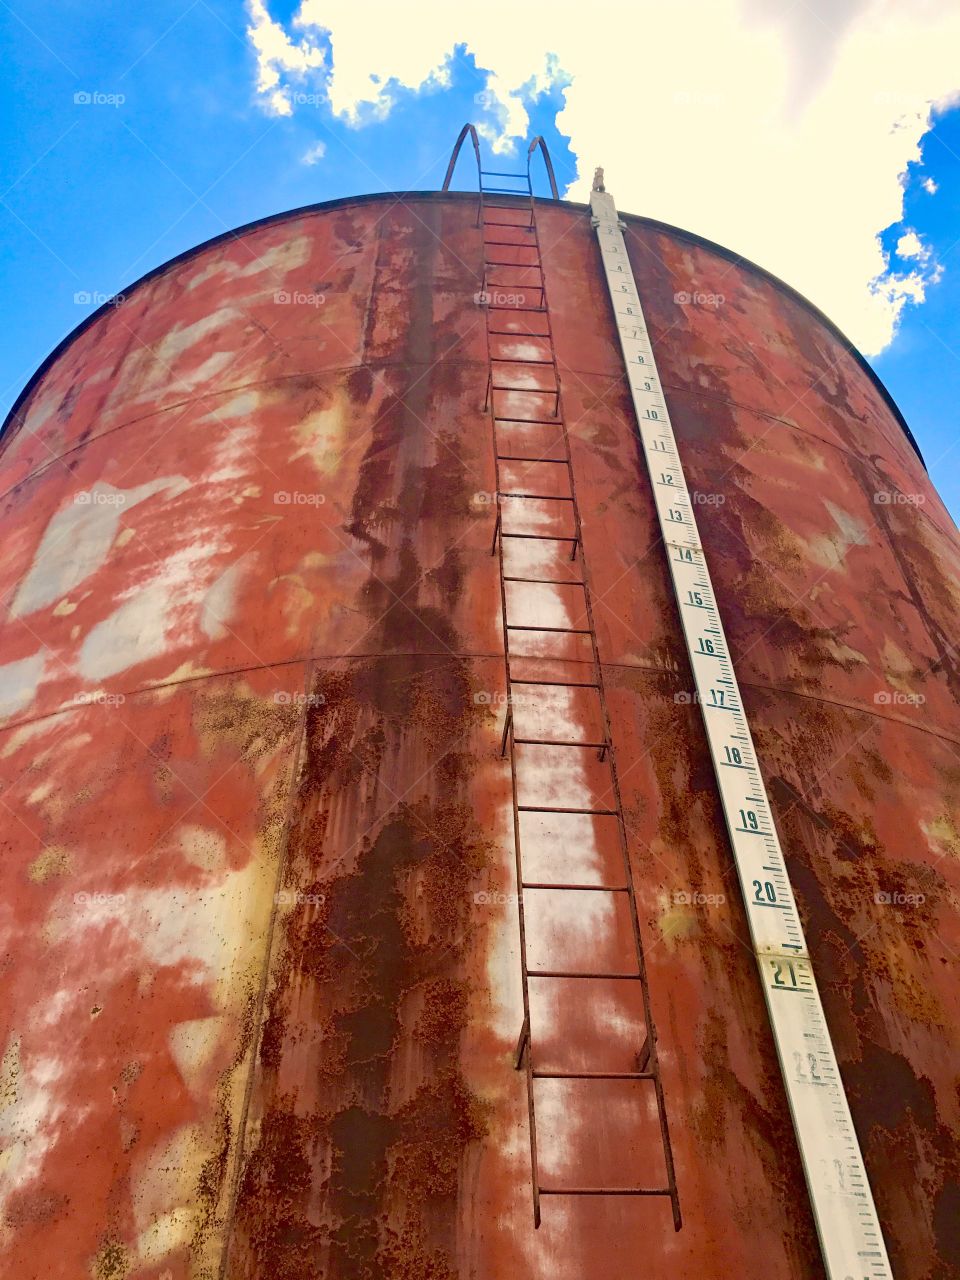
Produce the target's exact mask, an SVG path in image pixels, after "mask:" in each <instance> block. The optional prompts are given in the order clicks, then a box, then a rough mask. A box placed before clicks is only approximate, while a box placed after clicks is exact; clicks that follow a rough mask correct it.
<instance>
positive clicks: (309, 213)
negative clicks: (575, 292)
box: [0, 191, 926, 470]
mask: <svg viewBox="0 0 960 1280" xmlns="http://www.w3.org/2000/svg"><path fill="white" fill-rule="evenodd" d="M458 196H459V197H460V198H466V199H468V200H471V201H472V200H474V199H475V196H473V195H471V194H469V193H458V192H450V191H448V192H445V193H443V195H442V196H438V193H436V192H393V193H389V192H385V193H376V194H373V195H368V196H349V197H345V198H343V199H341V200H331V201H327V202H325V203H322V204H314V205H305V206H302V207H300V208H297V209H290V210H286V211H284V212H282V213H279V214H272V215H269V216H268V217H266V218H263V219H259V220H256V221H254V222H251V223H248V224H246V225H244V226H241V227H237V228H234V229H232V230H230V231H226V232H222V233H220V234H219V235H217V236H214V237H212V238H211V239H210V240H208V241H205V242H203V243H201V244H200V245H197V246H195V247H194V248H192V249H190V250H187V251H186V252H185V253H182V254H179V255H177V256H176V257H174V258H172V259H171V260H170V261H169V262H166V263H162V264H161V265H160V266H158V267H156V268H154V269H153V270H152V271H149V272H147V273H146V274H145V275H143V276H141V277H140V278H139V279H138V280H136V281H134V282H133V283H132V284H131V285H130V286H129V288H128V290H127V294H126V295H125V296H128V295H129V293H130V292H132V291H133V290H134V289H137V288H139V287H142V286H144V285H146V284H147V283H149V282H151V281H153V280H155V279H160V278H162V277H163V276H164V274H165V273H166V272H168V271H171V270H173V269H175V268H176V267H177V266H180V265H183V264H184V263H186V262H190V261H192V260H194V259H196V258H198V257H200V256H201V255H202V254H204V253H206V252H210V251H212V250H214V249H215V248H219V247H221V246H223V245H227V244H232V243H235V242H241V241H242V239H243V237H245V236H247V235H252V234H255V233H256V232H257V231H259V230H261V229H264V228H267V227H274V226H277V225H280V224H282V223H283V222H284V221H288V220H289V221H294V220H313V219H318V218H321V217H322V216H323V215H324V214H325V213H330V212H333V211H335V210H337V209H339V208H349V207H350V206H352V205H353V206H360V207H363V206H365V205H367V204H372V203H376V202H378V201H383V202H392V204H393V205H396V204H397V203H401V202H403V201H410V202H419V203H424V202H426V203H436V202H437V201H438V200H440V201H442V200H449V199H453V200H454V201H456V200H457V198H458ZM535 203H537V204H543V203H544V202H543V201H542V200H540V199H539V198H537V199H536V200H535ZM553 203H554V207H560V208H563V209H564V210H566V211H569V212H570V213H572V214H574V215H578V214H582V213H583V212H584V211H585V210H586V209H587V208H588V207H589V206H587V205H582V204H577V203H575V202H572V201H557V202H553ZM622 218H623V220H624V222H625V223H626V225H627V228H628V229H630V227H631V224H632V225H633V226H634V227H645V228H647V229H649V230H652V231H654V232H658V233H660V234H664V235H666V236H667V237H668V238H674V239H677V240H680V241H686V242H687V243H691V244H694V245H696V246H698V247H700V248H703V249H705V250H706V251H707V252H708V253H713V254H717V255H718V256H720V257H722V258H724V259H725V260H727V261H728V262H730V263H731V264H732V265H734V266H742V267H744V268H745V269H747V270H749V271H750V272H751V273H755V274H756V275H757V276H759V277H760V278H761V279H762V280H764V281H765V282H766V283H768V284H770V285H772V286H773V288H774V291H775V292H777V293H780V294H782V295H783V296H785V297H787V298H788V299H790V300H792V301H793V302H796V303H799V304H800V306H801V308H802V309H804V310H806V311H807V312H809V313H810V315H811V317H812V318H813V319H814V320H815V321H817V323H819V324H820V325H821V326H822V327H823V328H825V329H826V330H827V332H829V333H830V334H831V335H832V336H834V337H835V338H836V339H837V341H838V342H839V343H840V345H841V346H842V347H843V349H844V350H845V351H846V352H847V354H848V355H850V356H851V357H852V358H853V360H854V363H855V364H856V365H857V366H858V368H859V369H860V371H861V372H862V373H865V374H866V375H867V378H868V380H869V381H870V382H871V383H872V385H873V386H874V388H875V389H876V390H877V392H878V393H879V395H880V397H881V399H882V400H883V402H884V403H885V404H886V406H887V408H888V409H889V410H890V411H891V412H892V414H893V416H894V418H895V420H896V422H897V424H898V426H899V427H900V429H901V430H902V431H903V434H904V436H905V437H906V439H907V441H908V443H909V444H910V446H911V448H912V449H913V451H914V453H915V454H916V455H917V457H918V458H919V459H920V463H921V465H922V466H923V467H924V470H926V463H925V462H924V459H923V455H922V454H921V452H920V449H919V447H918V445H917V443H916V440H915V439H914V436H913V433H912V432H911V430H910V428H909V426H908V425H907V422H906V419H905V418H904V416H903V414H902V413H901V411H900V408H899V406H898V405H897V403H896V401H895V400H894V399H893V397H892V395H891V394H890V392H889V391H888V390H887V388H886V387H885V386H884V384H883V382H882V380H881V379H880V377H879V375H878V374H877V373H876V371H875V370H874V369H873V368H872V366H871V365H870V364H869V363H868V361H867V360H866V359H865V358H864V356H862V355H861V353H860V352H859V350H858V349H857V348H856V347H855V346H854V345H853V343H851V342H850V340H849V339H848V338H847V337H846V336H845V335H844V334H843V333H842V332H841V331H840V330H839V329H838V328H837V327H836V326H835V325H834V323H833V321H832V320H831V319H830V318H829V316H827V315H825V314H824V313H823V312H822V311H820V309H819V308H818V307H816V306H815V305H814V304H813V303H811V302H810V301H809V300H808V299H807V298H805V297H804V296H803V294H801V293H799V292H798V291H797V290H796V289H794V288H793V287H792V286H791V285H789V284H787V283H786V282H785V281H783V280H780V279H779V278H778V277H777V276H775V275H773V273H772V272H769V271H767V270H766V268H764V267H761V266H759V265H758V264H757V263H754V262H751V261H750V260H749V259H747V258H744V257H742V256H741V255H739V254H737V253H735V252H734V251H733V250H731V249H728V248H726V247H725V246H724V245H721V244H717V243H716V242H714V241H711V240H708V239H706V238H704V237H702V236H698V235H697V234H696V233H695V232H691V231H687V230H685V229H684V228H682V227H675V226H672V225H670V224H669V223H664V222H659V221H658V220H657V219H654V218H644V217H641V216H640V215H637V214H630V213H624V214H622ZM109 310H110V303H109V302H107V303H105V304H103V305H102V306H101V307H99V308H98V309H97V310H96V311H94V312H93V313H92V314H91V315H90V316H88V317H87V318H86V319H85V320H84V321H81V323H80V324H79V325H77V326H76V328H75V329H74V330H73V331H72V332H71V333H69V334H68V335H67V336H66V337H65V338H64V339H62V340H61V342H60V343H59V344H58V345H57V346H56V347H55V348H54V349H53V351H52V352H51V353H50V354H49V355H48V356H47V358H46V360H44V361H43V363H42V364H41V365H40V366H39V367H38V369H37V371H36V372H35V373H34V375H33V376H32V377H31V378H30V380H29V381H28V382H27V384H26V386H25V387H24V389H23V391H22V392H21V393H20V395H19V396H18V397H17V400H16V401H15V402H14V404H13V406H12V407H11V409H10V410H9V412H8V414H7V416H6V418H5V419H4V421H3V423H2V424H0V448H2V442H3V439H4V437H6V436H7V435H8V433H9V429H10V427H11V425H12V424H13V422H14V421H15V420H16V418H17V415H18V412H19V410H20V408H21V407H22V406H23V404H24V403H25V402H26V400H27V399H28V397H29V396H30V395H31V394H32V392H33V391H34V389H35V388H36V386H37V385H39V382H40V381H41V380H42V377H43V376H44V375H45V373H46V372H47V370H48V369H49V368H50V367H52V366H53V364H54V363H55V362H56V360H57V359H58V358H59V357H60V355H62V354H63V352H64V351H65V350H66V349H67V348H68V347H69V346H70V345H71V343H72V342H73V341H74V340H75V339H76V338H78V337H79V336H80V335H81V334H82V333H84V332H86V330H87V329H88V328H89V327H91V326H92V325H94V324H95V323H96V322H97V320H99V319H100V318H101V317H102V316H104V315H107V314H109Z"/></svg>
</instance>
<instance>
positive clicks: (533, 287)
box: [487, 280, 547, 338]
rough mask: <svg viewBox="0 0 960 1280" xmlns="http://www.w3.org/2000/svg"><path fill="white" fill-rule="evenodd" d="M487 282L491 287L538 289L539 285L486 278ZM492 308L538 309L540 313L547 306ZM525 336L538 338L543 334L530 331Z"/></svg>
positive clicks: (496, 309) (505, 309) (502, 309)
mask: <svg viewBox="0 0 960 1280" xmlns="http://www.w3.org/2000/svg"><path fill="white" fill-rule="evenodd" d="M487 283H488V284H489V285H491V286H492V288H494V289H539V288H540V285H538V284H528V285H522V284H515V285H509V284H501V283H500V281H499V280H496V281H494V280H488V281H487ZM493 309H494V311H539V312H540V313H541V314H543V313H544V312H545V311H546V309H547V308H546V307H545V306H543V305H542V304H541V305H540V306H539V307H494V308H493ZM527 336H528V337H531V338H538V337H543V336H544V335H543V334H536V333H531V334H528V335H527Z"/></svg>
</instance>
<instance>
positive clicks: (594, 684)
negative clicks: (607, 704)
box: [508, 578, 600, 689]
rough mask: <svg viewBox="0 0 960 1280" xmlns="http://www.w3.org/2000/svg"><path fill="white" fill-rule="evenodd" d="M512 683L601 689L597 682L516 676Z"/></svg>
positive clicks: (511, 680)
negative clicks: (525, 678)
mask: <svg viewBox="0 0 960 1280" xmlns="http://www.w3.org/2000/svg"><path fill="white" fill-rule="evenodd" d="M508 581H510V582H512V581H513V579H512V578H510V579H508ZM581 585H582V584H581V583H579V582H578V583H577V586H578V587H579V586H581ZM524 657H525V655H524V654H519V655H518V661H520V662H522V661H523V659H524ZM544 661H547V662H548V661H550V659H548V658H547V659H544ZM553 661H554V662H563V661H564V659H563V658H554V659H553ZM510 683H511V684H548V685H556V686H558V687H559V688H561V689H599V688H600V685H599V684H598V683H597V681H596V680H518V679H517V677H516V676H511V677H510Z"/></svg>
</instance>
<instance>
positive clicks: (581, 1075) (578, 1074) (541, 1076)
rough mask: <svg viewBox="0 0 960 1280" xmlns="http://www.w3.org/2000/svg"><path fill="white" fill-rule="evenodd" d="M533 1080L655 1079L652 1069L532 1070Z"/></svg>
mask: <svg viewBox="0 0 960 1280" xmlns="http://www.w3.org/2000/svg"><path fill="white" fill-rule="evenodd" d="M532 1075H533V1078H534V1080H655V1079H656V1076H655V1075H654V1074H653V1072H652V1071H534V1072H532Z"/></svg>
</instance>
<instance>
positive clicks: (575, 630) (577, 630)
mask: <svg viewBox="0 0 960 1280" xmlns="http://www.w3.org/2000/svg"><path fill="white" fill-rule="evenodd" d="M506 536H507V537H508V538H509V537H510V536H511V535H510V534H507V535H506ZM512 536H514V537H522V536H523V535H522V534H514V535H512ZM561 541H563V542H570V541H571V539H570V538H563V539H561ZM507 630H508V631H550V632H556V633H557V634H559V635H565V636H589V635H592V634H593V633H592V632H591V631H590V630H589V629H588V628H586V627H528V626H526V624H524V623H520V622H508V623H507ZM558 661H561V662H562V661H563V659H562V658H561V659H558Z"/></svg>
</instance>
